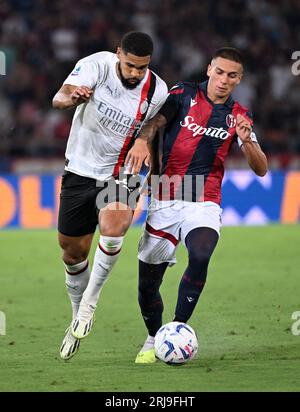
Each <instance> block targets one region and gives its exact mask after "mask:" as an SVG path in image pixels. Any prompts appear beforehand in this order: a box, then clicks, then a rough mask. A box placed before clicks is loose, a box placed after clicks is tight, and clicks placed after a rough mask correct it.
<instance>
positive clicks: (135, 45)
mask: <svg viewBox="0 0 300 412" xmlns="http://www.w3.org/2000/svg"><path fill="white" fill-rule="evenodd" d="M121 49H122V50H123V52H124V53H125V54H127V53H131V54H134V55H135V56H139V57H144V56H149V55H150V56H151V55H152V53H153V41H152V39H151V37H150V36H149V34H146V33H142V32H140V31H130V32H128V33H126V34H124V36H123V37H122V40H121Z"/></svg>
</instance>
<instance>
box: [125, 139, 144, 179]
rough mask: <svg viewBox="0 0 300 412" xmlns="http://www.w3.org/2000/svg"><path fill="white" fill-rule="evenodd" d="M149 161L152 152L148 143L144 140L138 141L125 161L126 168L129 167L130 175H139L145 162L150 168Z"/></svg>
mask: <svg viewBox="0 0 300 412" xmlns="http://www.w3.org/2000/svg"><path fill="white" fill-rule="evenodd" d="M149 159H150V152H149V149H148V145H147V142H145V141H144V140H142V139H136V140H135V142H134V145H133V147H132V148H131V149H130V150H129V152H128V153H127V156H126V159H125V166H127V167H128V173H131V174H133V175H137V174H138V173H139V172H140V170H141V167H142V165H143V162H144V163H145V165H146V166H149Z"/></svg>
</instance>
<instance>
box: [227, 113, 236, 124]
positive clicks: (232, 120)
mask: <svg viewBox="0 0 300 412" xmlns="http://www.w3.org/2000/svg"><path fill="white" fill-rule="evenodd" d="M226 124H227V126H228V127H235V126H236V118H235V117H234V116H233V114H228V115H227V116H226Z"/></svg>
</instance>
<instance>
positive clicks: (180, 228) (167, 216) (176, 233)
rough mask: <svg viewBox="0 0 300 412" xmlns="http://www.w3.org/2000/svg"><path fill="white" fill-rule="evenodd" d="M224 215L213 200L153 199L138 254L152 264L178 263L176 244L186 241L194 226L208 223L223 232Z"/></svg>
mask: <svg viewBox="0 0 300 412" xmlns="http://www.w3.org/2000/svg"><path fill="white" fill-rule="evenodd" d="M221 215H222V209H221V208H220V206H219V205H218V204H216V203H214V202H185V201H183V200H172V201H170V200H168V201H158V200H155V199H153V200H152V201H151V204H150V206H149V209H148V214H147V219H146V222H145V225H144V232H143V235H142V237H141V240H140V242H139V253H138V258H139V259H140V260H142V261H143V262H145V263H150V264H159V263H163V262H169V264H170V266H171V265H173V264H175V263H176V258H175V252H176V249H177V246H178V244H179V242H180V241H181V242H183V244H184V245H185V238H186V236H187V235H188V233H189V232H190V231H191V230H193V229H195V228H198V227H209V228H211V229H214V230H215V231H216V232H217V233H218V235H220V229H221V225H222V223H221Z"/></svg>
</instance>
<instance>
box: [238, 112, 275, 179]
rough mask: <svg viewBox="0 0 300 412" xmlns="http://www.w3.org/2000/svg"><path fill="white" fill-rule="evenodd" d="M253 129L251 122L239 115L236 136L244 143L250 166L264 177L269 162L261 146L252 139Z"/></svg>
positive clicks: (244, 151)
mask: <svg viewBox="0 0 300 412" xmlns="http://www.w3.org/2000/svg"><path fill="white" fill-rule="evenodd" d="M251 133H252V127H251V124H250V122H249V120H248V119H247V118H246V117H244V116H242V115H240V114H238V115H237V125H236V134H237V135H238V136H239V138H240V139H241V141H242V147H241V149H242V152H243V153H244V155H245V157H246V159H247V161H248V164H249V166H250V167H251V169H252V170H253V171H254V172H255V173H256V174H257V175H258V176H264V175H265V174H266V173H267V171H268V161H267V158H266V155H265V154H264V152H263V151H262V149H261V147H260V145H259V144H258V143H257V142H254V141H253V140H252V139H251Z"/></svg>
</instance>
